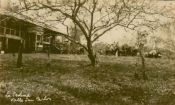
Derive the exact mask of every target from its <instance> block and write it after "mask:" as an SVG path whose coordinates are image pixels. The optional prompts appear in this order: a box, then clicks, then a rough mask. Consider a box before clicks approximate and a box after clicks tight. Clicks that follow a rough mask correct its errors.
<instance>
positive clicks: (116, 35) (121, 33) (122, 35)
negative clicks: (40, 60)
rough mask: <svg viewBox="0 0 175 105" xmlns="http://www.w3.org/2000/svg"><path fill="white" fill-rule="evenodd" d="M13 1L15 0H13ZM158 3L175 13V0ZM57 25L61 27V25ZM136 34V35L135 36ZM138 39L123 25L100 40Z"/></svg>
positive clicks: (61, 30)
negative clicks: (170, 8) (171, 8)
mask: <svg viewBox="0 0 175 105" xmlns="http://www.w3.org/2000/svg"><path fill="white" fill-rule="evenodd" d="M5 1H6V0H0V2H5ZM12 1H13V2H14V1H15V0H12ZM156 5H157V6H158V7H160V8H164V7H165V6H167V7H174V8H173V9H174V13H175V0H158V1H157V2H156ZM55 26H57V27H59V25H56V23H55ZM59 31H60V32H64V31H65V30H64V29H63V28H61V27H59ZM133 36H134V37H133ZM135 40H136V33H135V32H132V31H131V30H125V29H123V28H121V27H117V28H114V29H113V30H111V31H109V32H107V33H106V34H105V35H104V36H102V37H101V38H100V39H99V40H98V42H104V43H113V42H119V44H124V43H128V44H133V42H135Z"/></svg>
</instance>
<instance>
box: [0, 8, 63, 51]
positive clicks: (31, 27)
mask: <svg viewBox="0 0 175 105" xmlns="http://www.w3.org/2000/svg"><path fill="white" fill-rule="evenodd" d="M60 35H61V33H60V32H56V31H53V28H52V27H50V26H48V25H46V24H44V23H40V22H37V21H34V20H32V19H30V18H29V17H26V16H23V15H19V14H15V13H12V12H9V11H4V10H0V51H5V52H7V53H8V52H17V51H18V47H19V44H20V42H21V41H23V44H24V45H23V48H24V52H39V51H44V50H47V47H48V46H50V45H52V47H53V46H54V44H56V42H55V39H56V36H60ZM62 39H63V38H62ZM62 41H63V40H62Z"/></svg>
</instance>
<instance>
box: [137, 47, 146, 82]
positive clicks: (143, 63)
mask: <svg viewBox="0 0 175 105" xmlns="http://www.w3.org/2000/svg"><path fill="white" fill-rule="evenodd" d="M139 53H140V57H141V62H142V76H143V79H144V80H147V79H148V77H147V75H146V73H145V58H144V55H143V52H142V49H141V50H140V51H139Z"/></svg>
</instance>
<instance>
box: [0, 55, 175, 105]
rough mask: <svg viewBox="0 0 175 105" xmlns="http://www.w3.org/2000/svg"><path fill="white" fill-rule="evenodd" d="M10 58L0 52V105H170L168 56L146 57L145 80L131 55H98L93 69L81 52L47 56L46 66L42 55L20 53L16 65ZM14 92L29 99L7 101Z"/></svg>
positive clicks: (172, 82)
mask: <svg viewBox="0 0 175 105" xmlns="http://www.w3.org/2000/svg"><path fill="white" fill-rule="evenodd" d="M16 59H17V56H12V54H5V55H0V87H1V88H0V98H1V100H0V105H175V62H174V61H173V60H168V59H164V58H162V59H146V74H147V75H148V80H146V81H145V80H142V79H135V77H134V74H135V72H138V71H139V70H140V65H139V64H137V65H136V62H139V60H138V58H137V57H114V56H100V57H99V61H100V64H99V66H98V67H95V68H94V67H90V66H88V64H89V61H88V59H87V57H86V56H85V55H56V54H52V55H51V59H50V62H51V66H50V67H48V66H47V62H48V59H47V55H46V54H24V56H23V67H22V68H16V65H15V64H16ZM20 93H21V94H23V95H25V94H29V95H30V96H29V98H30V99H31V100H34V101H31V102H12V101H14V100H12V99H16V100H17V99H18V98H20V97H22V96H15V94H18V95H19V94H20ZM7 95H10V96H11V97H7ZM4 96H5V97H4ZM37 97H39V98H41V100H42V98H43V97H45V98H46V99H45V100H44V99H43V100H42V101H41V100H40V101H39V100H38V99H36V98H37ZM24 98H26V97H22V98H21V99H24Z"/></svg>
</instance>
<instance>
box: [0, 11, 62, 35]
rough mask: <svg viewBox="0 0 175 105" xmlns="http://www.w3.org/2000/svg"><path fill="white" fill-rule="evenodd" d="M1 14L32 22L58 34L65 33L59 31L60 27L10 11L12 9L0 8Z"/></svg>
mask: <svg viewBox="0 0 175 105" xmlns="http://www.w3.org/2000/svg"><path fill="white" fill-rule="evenodd" d="M0 15H4V16H7V17H12V18H15V19H18V20H21V21H24V22H27V23H29V24H32V25H36V26H40V27H42V28H44V29H47V30H49V31H52V32H55V33H57V34H63V33H61V32H59V31H58V28H55V27H53V26H51V25H49V24H46V23H44V22H40V21H36V20H34V19H32V18H30V17H28V16H25V15H22V14H18V13H15V12H10V11H7V10H4V9H0Z"/></svg>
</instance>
